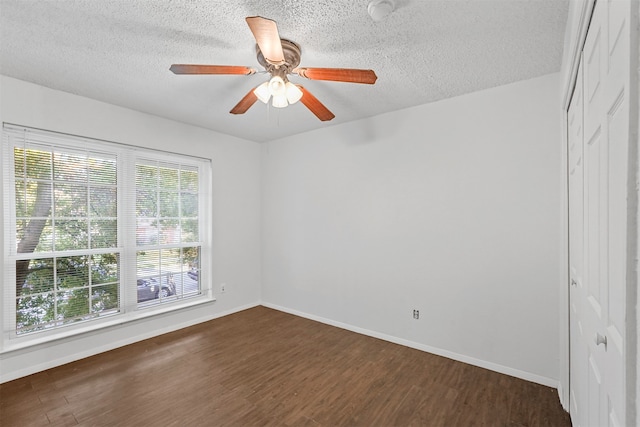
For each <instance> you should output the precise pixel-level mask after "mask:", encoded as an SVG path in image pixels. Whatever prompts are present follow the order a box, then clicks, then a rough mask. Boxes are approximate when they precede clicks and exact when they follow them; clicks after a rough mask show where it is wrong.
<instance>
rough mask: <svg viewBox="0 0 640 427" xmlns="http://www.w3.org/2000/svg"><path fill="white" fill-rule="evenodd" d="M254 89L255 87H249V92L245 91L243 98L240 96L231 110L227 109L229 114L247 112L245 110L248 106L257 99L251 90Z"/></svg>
mask: <svg viewBox="0 0 640 427" xmlns="http://www.w3.org/2000/svg"><path fill="white" fill-rule="evenodd" d="M254 90H255V88H253V89H251V90H250V91H249V93H247V94H246V95H245V96H244V98H242V99H241V100H240V102H238V103H237V104H236V106H235V107H233V108H232V109H231V111H229V112H230V113H231V114H244V113H246V112H247V110H248V109H249V108H251V106H252V105H253V104H255V102H256V101H257V100H258V97H257V96H256V95H255V93H253V91H254Z"/></svg>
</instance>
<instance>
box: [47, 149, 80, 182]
mask: <svg viewBox="0 0 640 427" xmlns="http://www.w3.org/2000/svg"><path fill="white" fill-rule="evenodd" d="M87 177H88V169H87V156H86V155H83V154H72V153H64V152H56V153H53V179H54V180H56V181H76V182H84V183H86V182H87Z"/></svg>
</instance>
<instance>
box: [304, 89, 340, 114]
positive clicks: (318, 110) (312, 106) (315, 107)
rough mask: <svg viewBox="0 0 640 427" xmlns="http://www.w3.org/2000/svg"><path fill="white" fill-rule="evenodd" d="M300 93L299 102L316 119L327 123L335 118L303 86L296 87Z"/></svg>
mask: <svg viewBox="0 0 640 427" xmlns="http://www.w3.org/2000/svg"><path fill="white" fill-rule="evenodd" d="M297 86H298V87H299V88H300V90H301V91H302V98H300V102H302V103H303V104H304V105H305V106H306V107H307V108H308V109H309V110H311V112H312V113H313V114H315V115H316V117H317V118H319V119H320V120H322V121H323V122H326V121H329V120H331V119H333V118H334V117H335V114H333V113H332V112H331V111H329V109H328V108H327V107H325V106H324V104H323V103H322V102H320V101H318V98H316V97H315V96H313V95H312V94H311V92H309V91H308V90H306V89H305V88H304V87H303V86H300V85H297Z"/></svg>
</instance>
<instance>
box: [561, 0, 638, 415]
mask: <svg viewBox="0 0 640 427" xmlns="http://www.w3.org/2000/svg"><path fill="white" fill-rule="evenodd" d="M596 1H608V0H582V1H578V2H574V1H572V2H570V5H569V16H568V17H567V28H566V31H565V46H564V48H565V52H564V54H563V64H562V70H561V76H560V77H561V81H562V86H561V91H562V92H561V108H562V183H561V184H560V185H561V186H562V193H563V194H562V196H563V197H562V240H561V242H560V244H561V246H562V248H561V252H560V253H561V254H562V258H563V259H562V260H561V263H560V265H561V266H562V271H561V272H560V275H561V277H562V281H561V286H560V308H559V309H560V316H559V317H560V325H559V327H560V367H559V368H560V369H559V384H558V394H559V397H560V402H561V403H562V406H563V408H564V409H565V410H567V411H568V410H569V385H570V380H569V373H570V364H569V363H570V351H571V349H570V345H569V343H570V340H569V334H570V325H569V288H570V277H569V274H570V271H569V186H568V184H569V180H568V177H569V175H568V173H569V169H568V145H567V144H568V126H567V120H568V109H569V103H570V101H571V97H572V96H573V92H574V89H575V85H576V79H577V75H578V66H579V64H580V55H581V53H582V49H583V47H584V43H585V39H586V36H587V31H588V29H589V23H590V21H591V15H592V13H593V10H594V7H595V3H596ZM614 1H615V0H614ZM639 3H640V2H637V1H631V12H630V14H629V20H630V22H629V28H630V31H631V34H630V36H631V43H630V49H631V53H630V68H631V77H630V90H629V93H630V94H631V96H630V100H629V101H630V102H629V163H628V171H629V175H628V177H627V182H628V192H627V254H626V258H627V280H626V307H625V311H626V319H627V322H626V327H625V331H624V333H625V343H626V349H625V371H626V373H627V378H626V386H625V388H626V389H625V395H626V414H625V415H626V420H627V423H629V425H638V424H639V423H638V421H640V414H638V408H639V407H640V361H639V360H638V354H639V353H638V343H639V342H640V328H639V327H638V313H637V310H638V306H640V293H639V292H638V283H639V282H640V280H639V279H640V268H639V265H638V264H639V263H638V247H639V243H640V228H639V226H638V223H639V217H640V209H639V206H640V204H639V200H640V191H639V190H638V189H639V188H640V186H639V185H638V183H640V167H639V166H640V160H639V150H638V135H639V126H640V114H639V111H640V107H639V100H640V96H639V95H640V90H639V83H638V82H639V74H640V71H639V70H640V69H639V63H640V60H639V56H640V43H639V42H640V40H639V32H638V24H639V23H640V18H639V14H640V4H639ZM634 70H635V71H634Z"/></svg>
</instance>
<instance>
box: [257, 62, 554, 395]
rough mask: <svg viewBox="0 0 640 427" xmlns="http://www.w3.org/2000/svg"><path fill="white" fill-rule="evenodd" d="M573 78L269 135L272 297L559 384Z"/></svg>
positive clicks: (267, 225)
mask: <svg viewBox="0 0 640 427" xmlns="http://www.w3.org/2000/svg"><path fill="white" fill-rule="evenodd" d="M559 87H560V76H559V74H552V75H548V76H544V77H541V78H537V79H533V80H528V81H524V82H518V83H514V84H511V85H507V86H502V87H498V88H494V89H489V90H485V91H482V92H476V93H473V94H470V95H465V96H461V97H458V98H454V99H449V100H445V101H441V102H437V103H434V104H428V105H422V106H418V107H414V108H409V109H406V110H402V111H397V112H393V113H389V114H384V115H381V116H377V117H373V118H370V119H365V120H360V121H357V122H352V123H347V124H343V125H338V126H333V127H328V128H325V129H321V130H317V131H313V132H309V133H305V134H301V135H296V136H292V137H288V138H284V139H281V140H277V141H272V142H269V143H266V144H264V146H263V155H264V157H263V159H264V160H263V162H264V163H263V176H262V182H263V184H262V185H263V192H262V204H263V206H262V207H263V230H262V232H263V264H262V265H263V290H262V292H263V294H262V299H263V303H264V304H265V305H268V306H272V307H277V308H280V309H284V310H286V311H290V312H294V313H297V314H301V315H304V316H308V317H311V318H315V319H317V320H321V321H325V322H327V323H333V324H336V325H339V326H342V327H347V328H350V329H353V330H357V331H359V332H364V333H368V334H370V335H373V336H378V337H381V338H385V339H389V340H391V341H396V342H400V343H403V344H406V345H410V346H414V347H416V348H421V349H425V350H428V351H434V352H436V353H440V354H443V355H447V356H449V357H452V358H456V359H459V360H464V361H467V362H470V363H473V364H476V365H480V366H485V367H488V368H490V369H494V370H498V371H501V372H505V373H509V374H511V375H515V376H519V377H522V378H525V379H529V380H532V381H537V382H540V383H543V384H548V385H553V386H557V379H558V364H559V359H558V351H559V349H558V343H559V335H558V324H559V318H558V287H559V286H560V283H562V280H563V278H562V273H561V272H562V267H561V265H560V264H561V263H560V260H561V259H562V258H561V256H562V255H561V254H560V245H559V244H558V242H559V241H560V240H561V235H560V234H561V215H560V206H561V188H560V187H561V186H560V183H561V182H562V175H561V170H562V169H561V153H562V150H561V141H562V139H561V115H560V103H559ZM413 309H418V310H420V319H419V320H414V319H413V318H412V310H413Z"/></svg>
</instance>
